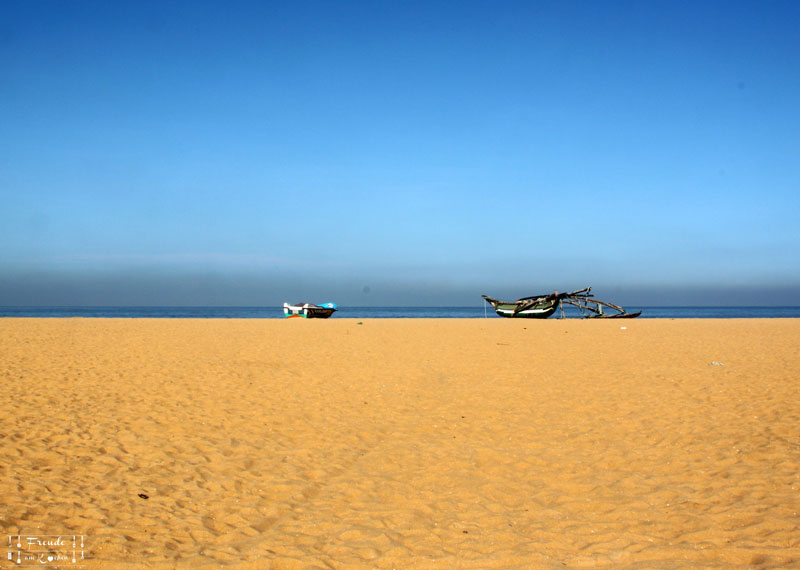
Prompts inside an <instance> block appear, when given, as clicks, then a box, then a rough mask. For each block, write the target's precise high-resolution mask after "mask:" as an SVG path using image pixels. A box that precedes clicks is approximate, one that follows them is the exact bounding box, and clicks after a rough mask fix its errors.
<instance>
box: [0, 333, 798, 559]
mask: <svg viewBox="0 0 800 570" xmlns="http://www.w3.org/2000/svg"><path fill="white" fill-rule="evenodd" d="M799 347H800V320H792V319H763V320H762V319H748V320H648V319H638V320H626V321H621V320H606V321H579V320H566V321H559V320H547V321H529V320H507V319H464V320H457V319H436V320H428V319H403V320H400V319H398V320H395V319H376V320H363V321H357V320H352V319H337V318H333V319H330V320H304V319H290V320H244V319H243V320H204V319H196V320H190V319H187V320H167V319H164V320H149V319H0V374H2V381H3V390H2V397H1V398H0V403H2V419H0V454H1V455H2V463H0V503H1V506H0V530H1V531H2V533H3V534H4V535H6V536H4V537H3V540H5V541H6V542H5V543H4V544H3V546H4V548H5V550H4V551H3V557H2V559H1V560H0V568H3V569H5V568H11V567H14V566H15V565H16V562H15V561H13V560H9V557H8V555H7V554H6V553H11V554H12V558H13V556H14V555H15V554H14V552H17V551H18V550H19V549H17V548H16V547H15V544H14V543H13V539H9V535H11V536H14V535H26V536H28V535H36V536H39V535H51V536H56V535H58V536H61V535H64V536H67V537H70V539H71V537H72V536H73V535H80V536H82V537H83V538H84V541H85V546H84V550H83V551H84V560H83V561H82V564H83V567H84V568H88V569H94V568H109V569H113V568H123V569H125V568H156V569H162V568H164V569H167V568H181V569H182V568H197V567H208V568H214V567H218V566H221V565H225V566H226V567H231V568H241V569H281V570H284V569H286V570H299V569H308V570H311V569H315V570H321V569H338V568H347V569H361V568H365V569H373V568H374V569H392V568H397V569H443V570H445V569H447V570H449V569H508V570H512V569H522V568H532V569H563V568H615V569H616V568H623V569H624V568H631V569H633V568H635V569H645V568H660V569H675V568H715V569H719V568H800V427H799V426H800V348H799ZM68 546H72V543H70V545H68ZM58 549H61V550H65V551H69V553H70V555H71V554H72V551H73V549H72V548H62V547H59V548H58ZM58 549H56V548H50V550H51V551H55V550H58ZM79 563H81V561H80V560H78V562H77V563H76V564H79ZM74 566H75V565H74V564H72V562H71V560H69V561H64V562H63V564H61V565H60V566H59V567H62V568H68V567H74Z"/></svg>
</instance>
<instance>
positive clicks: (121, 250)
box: [0, 0, 800, 305]
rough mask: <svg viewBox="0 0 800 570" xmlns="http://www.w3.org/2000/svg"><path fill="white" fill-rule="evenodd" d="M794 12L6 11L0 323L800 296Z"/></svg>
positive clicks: (737, 6) (157, 5) (143, 7)
mask: <svg viewBox="0 0 800 570" xmlns="http://www.w3.org/2000/svg"><path fill="white" fill-rule="evenodd" d="M798 21H800V3H797V2H777V1H775V2H674V1H671V2H655V1H654V2H633V1H632V2H534V1H532V2H504V3H497V2H274V3H271V2H230V3H228V2H129V3H125V2H86V1H80V0H78V1H75V2H60V1H53V2H43V1H35V0H33V1H28V0H26V1H12V0H9V1H6V2H3V3H0V61H1V62H2V69H3V74H2V79H0V305H42V304H44V305H53V304H57V305H269V304H276V303H278V304H279V303H282V302H283V301H284V300H286V301H297V300H300V299H305V300H309V301H312V302H315V301H316V302H322V301H327V300H334V301H337V302H339V303H340V304H348V305H471V304H476V305H477V304H480V303H481V302H482V301H481V299H480V294H482V293H486V294H489V295H492V296H494V297H500V298H517V297H520V296H523V295H530V294H534V293H540V292H546V291H550V290H553V289H559V290H566V289H579V288H582V287H584V286H587V285H592V286H593V287H594V290H595V292H596V294H597V295H598V296H599V297H601V298H606V299H608V300H610V301H612V302H618V303H626V304H640V305H692V304H723V305H724V304H738V303H746V304H797V301H796V299H797V295H798V293H800V230H799V229H798V219H800V216H798V213H800V197H798V196H800V192H798V190H800V166H798V165H800V65H798V63H797V62H798V61H799V60H800V36H798V34H797V33H796V23H797V22H798Z"/></svg>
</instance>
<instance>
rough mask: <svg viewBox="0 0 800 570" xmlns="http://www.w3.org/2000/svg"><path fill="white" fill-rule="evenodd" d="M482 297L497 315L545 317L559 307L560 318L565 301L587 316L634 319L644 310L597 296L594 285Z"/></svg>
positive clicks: (530, 317)
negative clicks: (513, 296) (516, 296)
mask: <svg viewBox="0 0 800 570" xmlns="http://www.w3.org/2000/svg"><path fill="white" fill-rule="evenodd" d="M481 296H482V297H483V298H484V299H485V300H486V302H487V303H489V304H490V305H491V306H492V308H494V310H495V311H496V312H497V314H498V315H500V316H501V317H509V318H525V319H546V318H547V317H549V316H550V315H552V314H553V313H555V312H556V311H557V310H558V309H559V308H561V318H564V310H563V303H566V304H568V305H572V306H574V307H576V308H577V309H578V311H579V312H580V314H581V316H582V317H583V318H584V319H634V318H636V317H638V316H639V315H641V314H642V312H641V311H638V312H635V313H628V312H627V311H625V309H623V308H622V307H620V306H619V305H615V304H613V303H608V302H606V301H600V300H598V299H595V298H594V296H593V295H592V288H591V287H586V288H585V289H580V290H578V291H572V292H570V293H559V292H558V291H555V292H554V293H550V294H547V295H532V296H530V297H522V298H521V299H517V300H516V301H500V300H498V299H493V298H491V297H488V296H486V295H481ZM606 309H610V310H611V312H609V311H607V310H606Z"/></svg>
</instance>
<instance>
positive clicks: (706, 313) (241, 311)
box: [0, 305, 800, 319]
mask: <svg viewBox="0 0 800 570" xmlns="http://www.w3.org/2000/svg"><path fill="white" fill-rule="evenodd" d="M569 309H572V307H566V308H565V316H566V317H567V318H579V317H580V314H579V313H578V312H577V311H575V310H572V311H571V310H569ZM626 309H627V311H628V312H629V313H633V312H636V311H639V310H641V311H642V316H641V317H640V318H648V319H755V318H761V319H763V318H768V319H769V318H800V307H626ZM557 316H558V313H556V315H553V316H552V317H551V319H554V318H557ZM0 317H51V318H56V317H61V318H63V317H87V318H126V319H131V318H132V319H143V318H146V319H154V318H155V319H282V318H284V317H283V308H282V307H277V306H276V307H0ZM484 317H486V318H494V319H499V318H501V317H498V316H497V314H496V313H495V312H494V311H493V310H492V308H491V307H489V306H488V305H486V306H485V307H483V306H475V307H340V308H339V310H338V311H337V312H336V313H334V315H333V317H331V318H334V319H335V318H351V319H352V318H355V319H453V318H455V319H475V318H481V319H482V318H484Z"/></svg>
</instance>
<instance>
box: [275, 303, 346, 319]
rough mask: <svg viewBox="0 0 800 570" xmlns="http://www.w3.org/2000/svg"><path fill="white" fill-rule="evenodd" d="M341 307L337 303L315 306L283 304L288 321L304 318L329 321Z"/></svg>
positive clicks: (310, 304) (309, 304)
mask: <svg viewBox="0 0 800 570" xmlns="http://www.w3.org/2000/svg"><path fill="white" fill-rule="evenodd" d="M338 308H339V306H338V305H337V304H336V303H323V304H321V305H315V304H313V303H295V304H294V305H290V304H289V303H284V304H283V314H284V315H285V316H286V318H287V319H290V318H292V317H302V318H304V319H327V318H328V317H330V316H331V315H332V314H333V313H335V312H336V310H337V309H338Z"/></svg>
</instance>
